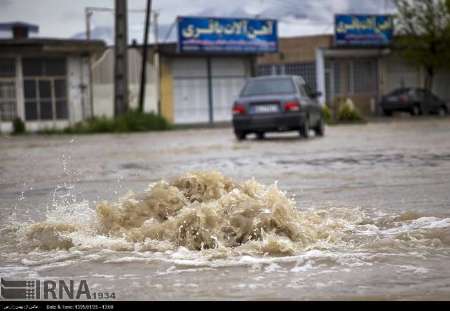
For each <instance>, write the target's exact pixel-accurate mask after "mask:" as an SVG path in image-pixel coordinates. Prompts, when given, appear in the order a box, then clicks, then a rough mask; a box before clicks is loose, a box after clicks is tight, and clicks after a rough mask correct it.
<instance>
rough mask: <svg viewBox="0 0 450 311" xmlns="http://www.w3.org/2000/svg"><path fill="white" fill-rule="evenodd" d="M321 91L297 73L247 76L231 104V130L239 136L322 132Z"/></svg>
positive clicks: (321, 133)
mask: <svg viewBox="0 0 450 311" xmlns="http://www.w3.org/2000/svg"><path fill="white" fill-rule="evenodd" d="M320 95H321V94H320V93H319V92H313V91H312V90H311V89H310V88H309V87H308V85H307V84H306V83H305V81H304V80H303V78H302V77H300V76H265V77H258V78H251V79H249V80H247V82H246V84H245V86H244V87H243V89H242V91H241V93H240V95H239V98H238V99H237V100H236V102H235V103H234V105H233V126H234V133H235V134H236V137H237V138H238V139H239V140H242V139H245V138H246V135H247V134H250V133H255V134H256V135H257V136H258V138H260V139H262V138H264V135H265V133H267V132H280V131H299V133H300V135H301V136H303V137H305V138H308V137H309V131H310V129H313V130H314V132H315V133H316V135H318V136H323V135H324V132H325V127H324V119H323V115H322V107H321V106H320V104H319V103H318V101H317V98H318V97H319V96H320Z"/></svg>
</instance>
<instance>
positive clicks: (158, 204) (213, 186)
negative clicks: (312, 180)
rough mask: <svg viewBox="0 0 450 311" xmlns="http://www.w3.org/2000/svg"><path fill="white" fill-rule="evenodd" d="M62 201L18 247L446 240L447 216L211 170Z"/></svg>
mask: <svg viewBox="0 0 450 311" xmlns="http://www.w3.org/2000/svg"><path fill="white" fill-rule="evenodd" d="M62 202H64V204H62V205H58V204H57V205H56V206H55V208H53V209H52V210H49V211H48V214H47V219H46V220H45V221H44V222H39V223H32V224H25V225H23V226H22V227H21V229H20V230H17V236H18V241H20V242H19V244H20V247H21V249H22V250H24V251H30V250H34V249H40V250H43V251H51V250H61V249H63V250H70V251H80V250H105V249H106V250H111V251H130V252H167V251H180V250H182V249H185V250H186V251H187V252H191V253H190V254H191V255H192V254H193V253H192V252H194V253H195V252H198V253H199V254H201V255H202V256H205V257H207V258H209V259H217V258H227V257H230V256H245V255H251V256H265V255H270V256H278V257H280V256H281V257H283V256H295V255H297V254H301V253H305V252H308V251H311V250H333V249H341V250H342V249H347V250H365V251H374V250H375V251H376V250H385V251H386V250H387V251H393V250H398V249H405V248H406V249H411V250H413V249H418V248H430V247H432V248H439V247H441V248H442V247H448V246H450V219H441V218H437V217H422V216H421V215H418V214H414V213H405V214H402V215H384V216H380V217H373V216H368V215H366V213H364V212H363V211H362V210H361V209H355V208H348V209H346V208H339V209H338V208H329V209H326V210H325V209H324V210H317V209H314V210H312V209H311V210H307V209H302V208H298V207H297V205H296V202H295V201H294V199H293V198H291V197H289V196H288V195H287V193H285V192H283V191H281V190H280V189H279V188H278V186H277V184H273V185H270V186H265V185H262V184H260V183H258V182H257V181H256V180H254V179H252V180H248V181H245V182H241V183H239V182H236V181H234V180H232V179H230V178H227V177H225V176H223V175H222V174H220V173H218V172H214V171H213V172H195V173H188V174H185V175H183V176H180V177H178V178H175V179H174V180H172V181H170V182H168V181H160V182H157V183H154V184H151V185H150V186H149V187H148V189H147V190H146V191H144V192H143V193H139V194H135V193H132V192H130V193H128V194H127V195H126V196H124V197H123V198H121V199H119V200H118V202H113V203H110V202H101V203H99V204H97V206H96V208H95V210H94V209H92V208H90V207H89V202H87V201H85V202H81V203H73V202H70V200H69V201H64V200H63V201H62ZM183 257H184V258H187V257H189V256H188V255H186V253H185V254H184V255H183Z"/></svg>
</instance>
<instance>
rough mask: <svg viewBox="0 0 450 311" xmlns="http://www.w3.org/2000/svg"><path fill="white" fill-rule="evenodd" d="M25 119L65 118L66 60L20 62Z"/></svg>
mask: <svg viewBox="0 0 450 311" xmlns="http://www.w3.org/2000/svg"><path fill="white" fill-rule="evenodd" d="M23 75H24V91H25V92H24V93H25V119H26V120H30V121H31V120H58V119H67V118H68V115H69V113H68V107H67V84H66V60H65V59H64V58H54V59H40V58H26V59H24V60H23Z"/></svg>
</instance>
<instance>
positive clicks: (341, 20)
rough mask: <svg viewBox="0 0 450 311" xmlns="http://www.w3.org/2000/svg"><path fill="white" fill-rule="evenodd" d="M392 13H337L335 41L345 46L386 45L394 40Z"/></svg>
mask: <svg viewBox="0 0 450 311" xmlns="http://www.w3.org/2000/svg"><path fill="white" fill-rule="evenodd" d="M393 36H394V23H393V17H392V15H336V16H335V43H336V45H343V46H386V45H389V44H390V43H391V42H392V38H393Z"/></svg>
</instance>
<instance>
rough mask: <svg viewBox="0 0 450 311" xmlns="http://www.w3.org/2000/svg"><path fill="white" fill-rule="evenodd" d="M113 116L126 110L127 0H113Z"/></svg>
mask: <svg viewBox="0 0 450 311" xmlns="http://www.w3.org/2000/svg"><path fill="white" fill-rule="evenodd" d="M115 30H116V31H115V49H114V54H115V55H114V56H115V62H114V116H116V117H117V116H119V115H121V114H124V113H125V112H126V111H127V110H128V24H127V0H115Z"/></svg>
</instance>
